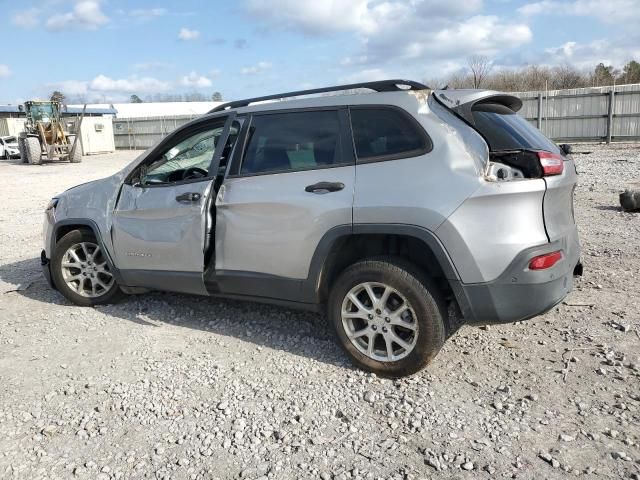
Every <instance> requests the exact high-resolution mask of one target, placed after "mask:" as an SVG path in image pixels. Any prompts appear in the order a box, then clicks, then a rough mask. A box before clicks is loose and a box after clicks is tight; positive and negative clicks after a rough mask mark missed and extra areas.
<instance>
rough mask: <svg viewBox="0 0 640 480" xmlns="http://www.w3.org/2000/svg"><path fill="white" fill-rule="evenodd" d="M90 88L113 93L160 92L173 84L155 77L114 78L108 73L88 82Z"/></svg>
mask: <svg viewBox="0 0 640 480" xmlns="http://www.w3.org/2000/svg"><path fill="white" fill-rule="evenodd" d="M88 88H89V90H91V91H95V92H111V93H139V94H141V93H145V94H147V93H159V92H165V91H167V90H168V89H169V88H171V85H170V84H169V83H168V82H164V81H162V80H158V79H156V78H153V77H137V76H135V75H134V76H131V77H129V78H121V79H113V78H110V77H107V76H106V75H98V76H97V77H95V78H94V79H93V80H91V81H90V82H89V84H88Z"/></svg>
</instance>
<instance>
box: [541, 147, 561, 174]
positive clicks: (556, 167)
mask: <svg viewBox="0 0 640 480" xmlns="http://www.w3.org/2000/svg"><path fill="white" fill-rule="evenodd" d="M538 158H539V159H540V165H542V172H543V175H544V176H545V177H548V176H551V175H560V174H561V173H562V171H563V170H564V160H563V159H562V156H560V155H558V154H557V153H550V152H538Z"/></svg>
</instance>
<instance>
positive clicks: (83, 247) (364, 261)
mask: <svg viewBox="0 0 640 480" xmlns="http://www.w3.org/2000/svg"><path fill="white" fill-rule="evenodd" d="M354 89H357V90H356V91H357V92H359V93H355V94H350V95H342V96H335V95H322V96H318V95H317V94H323V93H327V92H337V91H341V90H354ZM361 89H369V90H373V93H361V92H362V90H361ZM311 94H316V96H315V97H309V98H306V99H290V100H288V101H275V102H272V101H270V100H281V99H284V98H288V97H299V96H304V95H311ZM521 106H522V103H521V101H520V100H519V99H518V98H516V97H513V96H510V95H506V94H502V93H498V92H493V91H480V90H437V91H431V90H429V89H428V88H427V87H426V86H424V85H422V84H420V83H417V82H412V81H405V80H388V81H380V82H370V83H362V84H355V85H343V86H338V87H330V88H322V89H314V90H305V91H299V92H291V93H286V94H279V95H272V96H268V97H260V98H253V99H248V100H242V101H235V102H231V103H227V104H224V105H222V106H220V107H217V108H215V109H214V110H212V111H211V112H209V114H207V115H204V116H203V117H201V118H198V119H197V120H194V121H192V122H191V123H189V124H187V125H185V126H183V127H181V128H178V129H177V130H176V131H175V132H173V133H172V134H171V135H169V136H168V137H167V138H165V139H164V140H162V141H161V142H160V143H158V144H157V145H156V146H155V147H152V148H151V149H149V150H148V151H146V152H145V153H143V154H142V155H141V156H139V157H138V158H137V159H136V160H135V161H134V162H133V163H132V164H130V165H129V166H127V167H126V168H124V169H123V170H122V171H120V172H118V173H116V174H115V175H112V176H110V177H108V178H105V179H102V180H97V181H94V182H90V183H87V184H84V185H80V186H77V187H74V188H71V189H69V190H67V191H66V192H64V193H62V194H61V195H59V196H57V197H56V198H54V199H52V201H51V203H50V204H49V206H48V207H47V210H46V216H45V224H44V242H45V245H44V247H45V248H44V251H43V252H42V265H43V269H44V272H45V275H46V276H47V278H48V280H49V282H50V284H51V285H52V286H53V287H54V288H57V289H58V290H59V291H60V292H61V293H62V294H63V295H64V296H65V297H66V298H67V299H69V300H70V301H72V302H73V303H76V304H78V305H84V306H91V305H97V304H102V303H108V302H113V301H115V300H116V299H117V298H118V297H120V296H121V295H122V294H123V293H142V292H144V291H147V290H152V289H153V290H167V291H174V292H184V293H190V294H199V295H210V296H219V297H226V298H235V299H241V300H255V301H259V302H270V303H276V304H280V305H286V306H291V307H299V308H303V309H311V310H318V311H326V313H327V316H328V317H329V319H330V321H331V323H332V324H333V326H334V327H335V330H336V333H337V336H338V339H339V341H340V343H341V344H342V346H343V347H344V349H345V350H346V352H347V353H348V355H349V356H350V357H351V358H352V359H353V361H354V362H355V364H356V365H357V366H359V367H361V368H363V369H366V370H370V371H373V372H376V373H378V374H381V375H386V376H401V375H407V374H411V373H413V372H416V371H418V370H419V369H421V368H422V367H424V366H425V365H427V364H428V363H429V361H430V360H431V359H433V358H434V356H435V355H436V354H437V353H438V351H439V350H440V348H441V347H442V345H443V343H444V341H445V339H446V338H447V337H448V336H450V335H452V334H453V333H454V332H455V331H456V330H457V329H458V328H459V327H460V325H461V324H463V323H466V324H473V325H478V324H480V325H481V324H489V323H505V322H515V321H519V320H524V319H528V318H531V317H534V316H536V315H539V314H541V313H544V312H546V311H548V310H549V309H550V308H552V307H553V306H554V305H556V304H557V303H558V302H560V301H561V300H562V299H563V298H564V297H565V296H566V295H567V293H568V292H569V291H570V289H571V286H572V276H573V274H574V273H579V271H580V270H581V264H580V263H579V258H580V245H579V242H578V234H577V230H576V225H575V222H574V217H573V190H574V187H575V185H576V179H577V175H576V170H575V167H574V163H573V161H572V160H571V159H570V158H567V154H568V150H569V149H568V148H564V147H563V148H562V149H561V148H559V147H558V146H556V145H555V144H554V143H552V142H551V141H550V140H548V139H547V138H546V137H544V136H543V135H542V134H541V133H540V132H539V131H538V130H536V129H535V128H533V127H532V126H531V125H530V124H529V123H528V122H527V121H526V120H525V119H523V118H522V117H520V116H518V115H516V113H515V112H516V111H518V110H519V109H520V107H521Z"/></svg>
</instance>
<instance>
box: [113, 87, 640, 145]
mask: <svg viewBox="0 0 640 480" xmlns="http://www.w3.org/2000/svg"><path fill="white" fill-rule="evenodd" d="M514 95H516V96H518V97H520V98H521V99H522V101H523V107H522V110H520V115H522V116H524V117H525V118H526V119H527V120H528V121H529V122H531V123H532V124H533V125H535V126H536V127H538V128H539V129H540V130H541V131H542V132H543V133H544V134H545V135H547V136H548V137H550V138H552V139H553V140H555V141H559V142H562V141H564V142H576V141H585V142H586V141H607V142H611V141H638V140H640V84H634V85H621V86H617V87H598V88H581V89H574V90H555V91H549V92H519V93H514ZM193 118H196V116H195V115H181V116H166V117H148V118H117V119H114V120H113V134H114V138H115V145H116V148H124V149H147V148H149V147H150V146H152V145H154V144H155V143H156V142H158V141H159V140H161V139H162V138H164V137H165V136H167V135H168V134H169V133H171V132H172V131H173V130H175V129H176V128H178V127H179V126H181V125H184V124H185V123H187V122H188V121H190V120H192V119H193Z"/></svg>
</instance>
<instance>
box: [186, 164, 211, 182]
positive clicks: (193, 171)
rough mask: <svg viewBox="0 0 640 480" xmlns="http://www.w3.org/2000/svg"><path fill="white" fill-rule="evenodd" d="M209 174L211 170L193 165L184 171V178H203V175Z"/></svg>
mask: <svg viewBox="0 0 640 480" xmlns="http://www.w3.org/2000/svg"><path fill="white" fill-rule="evenodd" d="M207 175H209V172H207V171H206V170H203V169H202V168H198V167H191V168H187V169H186V170H185V171H184V172H183V173H182V180H187V179H189V178H202V177H206V176H207Z"/></svg>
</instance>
